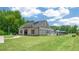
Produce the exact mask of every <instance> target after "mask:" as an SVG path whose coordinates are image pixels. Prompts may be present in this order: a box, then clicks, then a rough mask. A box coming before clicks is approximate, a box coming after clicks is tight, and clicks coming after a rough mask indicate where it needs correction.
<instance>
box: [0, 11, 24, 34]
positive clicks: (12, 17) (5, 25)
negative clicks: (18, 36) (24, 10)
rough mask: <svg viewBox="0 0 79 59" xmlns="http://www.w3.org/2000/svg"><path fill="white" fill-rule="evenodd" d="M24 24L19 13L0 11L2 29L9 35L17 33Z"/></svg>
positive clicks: (0, 27)
mask: <svg viewBox="0 0 79 59" xmlns="http://www.w3.org/2000/svg"><path fill="white" fill-rule="evenodd" d="M24 23H25V21H24V18H22V16H21V15H20V12H19V11H10V10H8V11H0V29H1V30H3V31H4V32H7V34H10V33H12V34H14V33H17V32H18V28H19V27H20V26H21V25H22V24H24Z"/></svg>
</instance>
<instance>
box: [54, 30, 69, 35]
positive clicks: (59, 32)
mask: <svg viewBox="0 0 79 59" xmlns="http://www.w3.org/2000/svg"><path fill="white" fill-rule="evenodd" d="M55 33H56V35H64V34H68V33H67V32H66V31H60V30H56V31H55Z"/></svg>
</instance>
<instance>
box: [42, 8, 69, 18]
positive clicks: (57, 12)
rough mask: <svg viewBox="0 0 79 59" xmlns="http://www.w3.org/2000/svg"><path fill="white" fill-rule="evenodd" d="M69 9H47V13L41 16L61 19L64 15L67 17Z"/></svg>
mask: <svg viewBox="0 0 79 59" xmlns="http://www.w3.org/2000/svg"><path fill="white" fill-rule="evenodd" d="M69 13H70V12H69V9H68V8H65V7H60V8H58V10H54V9H52V8H49V9H48V10H47V11H45V12H44V13H43V14H44V15H46V16H47V17H54V19H59V18H62V17H64V16H66V15H68V14H69Z"/></svg>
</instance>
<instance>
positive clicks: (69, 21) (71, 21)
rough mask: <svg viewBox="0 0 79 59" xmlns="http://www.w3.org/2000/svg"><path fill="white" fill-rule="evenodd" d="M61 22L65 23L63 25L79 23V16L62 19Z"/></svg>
mask: <svg viewBox="0 0 79 59" xmlns="http://www.w3.org/2000/svg"><path fill="white" fill-rule="evenodd" d="M59 22H61V23H63V25H79V17H72V18H68V19H61V20H59Z"/></svg>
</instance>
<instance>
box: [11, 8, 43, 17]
mask: <svg viewBox="0 0 79 59" xmlns="http://www.w3.org/2000/svg"><path fill="white" fill-rule="evenodd" d="M12 10H19V11H20V12H21V15H22V16H24V17H25V16H28V17H29V16H32V15H34V14H40V13H42V12H41V11H40V10H39V9H36V8H26V7H18V8H17V7H14V8H12Z"/></svg>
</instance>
